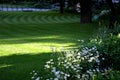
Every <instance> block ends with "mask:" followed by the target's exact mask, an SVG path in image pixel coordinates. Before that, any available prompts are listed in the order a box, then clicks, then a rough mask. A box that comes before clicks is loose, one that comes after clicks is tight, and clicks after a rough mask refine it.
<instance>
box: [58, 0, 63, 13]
mask: <svg viewBox="0 0 120 80" xmlns="http://www.w3.org/2000/svg"><path fill="white" fill-rule="evenodd" d="M59 3H60V13H61V14H63V12H64V0H59Z"/></svg>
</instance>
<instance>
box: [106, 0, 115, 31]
mask: <svg viewBox="0 0 120 80" xmlns="http://www.w3.org/2000/svg"><path fill="white" fill-rule="evenodd" d="M106 1H107V3H108V5H109V7H110V9H111V13H110V23H109V28H110V29H113V28H114V27H115V23H116V21H117V19H116V10H115V7H114V4H113V2H112V0H106Z"/></svg>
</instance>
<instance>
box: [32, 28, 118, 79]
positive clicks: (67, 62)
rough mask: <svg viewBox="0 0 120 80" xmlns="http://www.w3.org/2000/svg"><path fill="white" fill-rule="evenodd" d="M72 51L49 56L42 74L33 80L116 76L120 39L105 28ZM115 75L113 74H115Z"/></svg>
mask: <svg viewBox="0 0 120 80" xmlns="http://www.w3.org/2000/svg"><path fill="white" fill-rule="evenodd" d="M80 42H82V43H81V44H83V45H82V46H80V47H79V48H78V49H76V50H71V51H70V50H63V51H59V52H55V53H53V54H52V56H53V58H52V59H50V60H49V61H47V62H46V64H45V66H44V69H45V71H46V75H44V76H42V77H38V76H36V72H33V76H32V79H34V80H41V79H42V80H90V79H91V80H108V79H109V80H116V79H119V78H120V77H119V75H120V72H119V71H120V67H119V64H120V38H119V37H118V36H116V35H113V34H112V33H110V32H109V31H108V30H107V29H104V30H102V32H101V33H99V35H98V36H97V37H95V38H94V39H91V40H90V41H89V42H84V41H82V40H81V41H80ZM115 74H116V75H115Z"/></svg>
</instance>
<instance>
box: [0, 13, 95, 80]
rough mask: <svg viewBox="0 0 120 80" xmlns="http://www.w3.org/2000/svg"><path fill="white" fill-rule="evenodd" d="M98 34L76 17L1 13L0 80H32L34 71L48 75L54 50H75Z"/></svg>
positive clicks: (93, 28)
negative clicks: (46, 63)
mask: <svg viewBox="0 0 120 80" xmlns="http://www.w3.org/2000/svg"><path fill="white" fill-rule="evenodd" d="M96 31H97V27H96V25H95V24H84V25H82V24H80V23H79V15H76V14H67V13H66V14H64V15H61V14H59V13H57V12H0V80H30V72H31V71H32V70H39V71H40V73H42V74H44V71H43V69H42V68H43V65H44V63H45V61H47V60H49V59H50V53H52V48H57V49H60V48H64V49H68V48H74V47H76V45H78V43H79V40H81V39H85V40H86V39H89V38H90V37H92V36H93V35H94V34H95V32H96ZM44 75H45V74H44Z"/></svg>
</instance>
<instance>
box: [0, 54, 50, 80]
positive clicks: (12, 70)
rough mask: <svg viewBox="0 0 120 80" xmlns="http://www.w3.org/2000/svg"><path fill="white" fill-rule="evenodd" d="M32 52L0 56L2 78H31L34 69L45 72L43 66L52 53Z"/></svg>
mask: <svg viewBox="0 0 120 80" xmlns="http://www.w3.org/2000/svg"><path fill="white" fill-rule="evenodd" d="M30 54H31V53H29V54H23V55H10V56H2V57H0V80H30V78H31V76H30V72H31V71H33V70H38V71H40V73H41V74H44V70H43V66H44V64H45V62H46V61H48V60H49V59H50V54H51V53H42V54H34V55H30Z"/></svg>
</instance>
